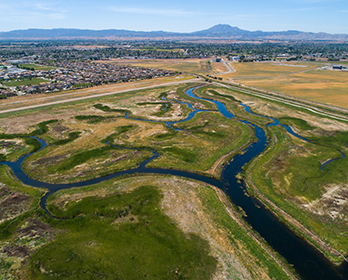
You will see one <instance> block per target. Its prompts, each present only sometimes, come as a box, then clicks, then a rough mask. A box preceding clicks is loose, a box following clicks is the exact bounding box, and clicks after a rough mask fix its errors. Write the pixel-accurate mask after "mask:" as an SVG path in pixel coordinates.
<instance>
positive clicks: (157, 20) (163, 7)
mask: <svg viewBox="0 0 348 280" xmlns="http://www.w3.org/2000/svg"><path fill="white" fill-rule="evenodd" d="M219 23H226V24H230V25H232V26H238V27H239V28H242V29H246V30H263V31H283V30H301V31H313V32H320V31H323V32H328V33H347V34H348V0H263V1H260V0H244V1H241V0H238V1H236V0H214V1H207V0H201V1H187V0H186V1H184V0H176V1H166V2H164V1H159V0H147V1H144V0H143V1H139V0H136V1H125V0H123V1H111V0H99V1H90V0H84V1H82V0H69V1H68V0H51V1H47V0H41V1H39V0H31V1H28V0H25V1H24V0H14V1H5V0H3V1H1V2H0V31H9V30H15V29H28V28H46V29H51V28H81V29H129V30H144V31H150V30H165V31H178V32H192V31H197V30H202V29H206V28H209V27H211V26H213V25H215V24H219Z"/></svg>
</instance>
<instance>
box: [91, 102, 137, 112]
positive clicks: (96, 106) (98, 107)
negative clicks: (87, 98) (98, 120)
mask: <svg viewBox="0 0 348 280" xmlns="http://www.w3.org/2000/svg"><path fill="white" fill-rule="evenodd" d="M93 107H94V108H96V109H99V110H101V111H103V112H117V113H129V114H130V113H131V112H130V111H129V110H124V109H111V108H110V107H109V106H107V105H103V104H95V105H93Z"/></svg>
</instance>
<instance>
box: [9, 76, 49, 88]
mask: <svg viewBox="0 0 348 280" xmlns="http://www.w3.org/2000/svg"><path fill="white" fill-rule="evenodd" d="M41 83H47V81H46V80H44V79H40V78H32V79H30V78H24V79H22V80H19V81H10V82H4V85H5V86H8V87H18V86H33V85H39V84H41Z"/></svg>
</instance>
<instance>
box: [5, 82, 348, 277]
mask: <svg viewBox="0 0 348 280" xmlns="http://www.w3.org/2000/svg"><path fill="white" fill-rule="evenodd" d="M193 89H194V88H191V89H189V90H187V91H186V94H187V95H188V96H190V97H193V98H196V99H200V100H206V101H209V102H213V103H215V104H216V106H217V108H218V110H219V111H220V113H221V114H222V115H223V116H225V117H226V118H229V119H232V118H233V117H234V116H233V115H232V114H231V113H230V112H229V111H228V110H227V108H226V107H225V105H224V104H223V103H221V102H219V101H215V100H210V99H205V98H201V97H198V96H196V95H195V94H194V93H193ZM185 104H188V106H191V105H190V104H189V103H185ZM241 105H243V104H241ZM243 106H244V107H245V109H246V111H247V112H249V113H252V112H251V111H250V109H249V107H248V106H246V105H243ZM190 108H191V109H193V111H192V112H191V113H190V114H189V115H188V117H187V118H186V119H185V120H182V121H186V120H188V119H192V118H193V117H194V116H195V114H196V113H197V112H199V111H200V110H195V109H194V108H193V107H192V106H191V107H190ZM258 116H261V115H258ZM127 117H128V115H127ZM262 117H264V116H262ZM143 121H148V120H143ZM182 121H180V122H182ZM273 121H274V123H272V124H270V125H269V126H272V125H280V123H279V121H278V120H276V119H273ZM243 122H244V123H247V124H249V125H251V126H252V127H253V128H254V129H255V134H256V137H257V139H258V140H257V142H256V143H252V144H251V145H250V146H249V147H248V148H246V149H245V150H244V153H242V154H239V155H237V156H235V157H234V158H233V160H232V161H230V162H229V164H226V165H225V166H224V168H223V170H222V173H221V176H220V178H221V179H220V180H216V179H213V178H209V177H206V176H203V175H199V174H195V173H191V172H186V171H179V170H170V169H157V168H147V167H146V165H147V164H148V163H149V162H150V161H152V160H154V159H155V158H157V157H159V154H158V153H157V152H155V151H153V155H152V156H151V157H150V158H148V159H147V160H145V161H144V162H142V163H141V164H140V165H139V166H138V167H137V168H134V169H130V170H125V171H121V172H117V173H113V174H110V175H108V176H105V177H100V178H95V179H92V180H88V181H83V182H77V183H71V184H49V183H44V182H39V181H36V180H34V179H32V178H30V177H28V176H27V175H26V174H25V173H24V172H23V170H22V167H21V164H22V162H23V161H24V160H25V159H26V158H27V157H29V156H30V155H32V154H33V153H31V154H28V155H26V156H24V157H22V158H20V159H19V160H18V161H16V162H3V163H1V164H6V165H8V166H9V167H10V168H11V169H12V171H13V172H14V174H15V176H16V177H17V178H18V179H19V180H20V181H22V182H23V183H24V184H27V185H30V186H34V187H40V188H47V189H48V192H47V193H46V195H45V196H43V197H42V199H41V201H40V206H41V207H42V208H43V209H44V210H45V211H46V213H47V214H48V215H49V216H51V214H50V213H49V212H48V210H47V208H46V202H47V198H48V197H49V196H50V195H51V194H53V193H55V192H57V191H58V190H61V189H67V188H73V187H83V186H88V185H93V184H96V183H99V182H102V181H105V180H109V179H111V178H115V177H118V176H121V175H127V174H128V175H130V174H135V173H153V174H170V175H175V176H182V177H185V178H190V179H195V180H198V181H202V182H205V183H208V184H210V185H213V186H216V187H218V188H220V189H222V190H223V191H225V193H226V194H227V195H228V196H229V197H230V199H231V201H232V202H233V203H234V204H235V205H236V206H240V207H242V208H243V210H244V211H245V213H246V217H245V220H246V221H247V222H248V223H249V224H250V225H251V226H252V228H253V229H254V230H255V231H257V232H258V233H259V234H260V236H262V237H263V238H264V239H265V240H266V241H267V243H268V244H270V246H271V247H273V248H274V249H275V250H276V251H277V252H278V253H279V254H280V255H282V256H283V257H284V258H285V259H286V260H287V261H288V262H289V263H290V264H291V265H293V267H294V268H295V270H296V272H297V273H298V274H299V275H300V277H301V279H308V280H309V279H316V280H317V279H323V280H329V279H330V280H335V279H348V263H347V262H343V263H342V265H341V266H334V265H333V264H332V263H331V262H330V261H329V260H328V259H327V258H326V257H324V255H323V254H322V253H320V252H319V251H318V250H317V249H315V248H314V247H313V246H311V245H310V244H309V243H307V242H306V241H305V240H303V239H302V238H300V237H298V236H297V235H296V234H294V233H293V232H292V231H291V230H290V229H289V228H288V227H287V226H286V225H285V224H283V223H281V222H280V221H279V219H278V218H277V217H276V216H275V215H274V214H273V213H272V212H271V211H269V210H267V209H266V208H265V207H264V206H263V205H262V204H261V203H260V202H259V201H258V200H257V199H255V198H253V197H248V196H246V195H245V194H244V191H245V185H244V184H243V183H240V182H238V180H237V179H236V177H235V176H236V175H237V174H238V173H240V172H242V167H243V166H244V165H245V164H246V163H248V162H250V161H251V160H252V159H253V158H255V157H257V156H258V155H260V154H261V153H262V152H263V151H264V150H265V148H266V147H267V138H266V134H265V131H264V130H263V129H262V128H261V127H259V126H256V125H254V124H252V123H249V122H248V121H243ZM174 123H177V122H167V123H166V124H167V126H169V127H171V125H172V124H174ZM282 126H283V127H285V129H286V130H287V131H288V132H289V133H291V134H292V135H294V136H296V137H298V138H300V139H302V140H305V141H308V140H307V139H305V138H303V137H301V136H300V135H298V134H296V133H295V132H294V131H293V130H292V129H291V128H290V127H289V126H286V125H282ZM36 139H37V140H38V141H40V143H41V149H43V148H44V147H45V146H47V144H46V143H45V142H44V141H43V140H41V139H38V138H36ZM342 157H344V154H343V153H342ZM330 162H331V161H329V162H326V163H324V164H323V166H322V168H324V166H325V165H327V164H329V163H330Z"/></svg>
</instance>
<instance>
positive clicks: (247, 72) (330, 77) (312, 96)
mask: <svg viewBox="0 0 348 280" xmlns="http://www.w3.org/2000/svg"><path fill="white" fill-rule="evenodd" d="M289 63H290V62H286V64H289ZM297 64H304V65H305V66H308V67H306V68H304V67H290V66H284V65H281V64H277V65H276V64H274V63H234V64H233V66H235V68H236V70H237V72H235V73H232V74H225V75H223V76H221V77H223V78H225V79H233V80H235V82H238V83H242V84H245V85H248V86H253V87H257V88H262V89H266V90H269V91H274V92H281V93H284V94H288V95H290V96H294V97H297V98H301V99H305V100H310V101H315V102H322V103H325V104H329V105H334V106H338V107H342V108H348V72H341V71H330V70H319V69H317V70H316V68H318V67H320V66H322V65H323V64H318V63H304V62H298V63H297ZM291 65H296V64H295V63H291Z"/></svg>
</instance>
